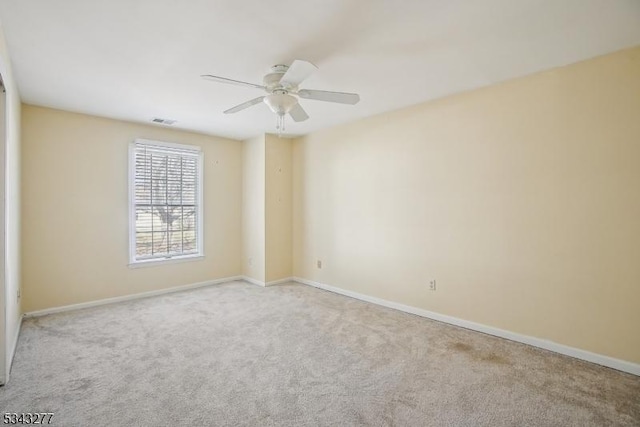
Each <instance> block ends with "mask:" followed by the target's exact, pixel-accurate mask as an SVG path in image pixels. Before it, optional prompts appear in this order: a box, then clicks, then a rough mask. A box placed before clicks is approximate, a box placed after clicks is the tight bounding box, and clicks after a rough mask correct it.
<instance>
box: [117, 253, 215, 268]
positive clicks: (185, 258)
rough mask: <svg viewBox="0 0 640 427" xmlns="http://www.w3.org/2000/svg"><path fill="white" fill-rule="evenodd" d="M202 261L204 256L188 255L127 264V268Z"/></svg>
mask: <svg viewBox="0 0 640 427" xmlns="http://www.w3.org/2000/svg"><path fill="white" fill-rule="evenodd" d="M203 259H204V255H201V254H198V255H189V256H182V257H174V258H155V259H147V260H144V261H134V262H131V263H129V268H145V267H153V266H156V265H164V264H178V263H182V262H190V261H202V260H203Z"/></svg>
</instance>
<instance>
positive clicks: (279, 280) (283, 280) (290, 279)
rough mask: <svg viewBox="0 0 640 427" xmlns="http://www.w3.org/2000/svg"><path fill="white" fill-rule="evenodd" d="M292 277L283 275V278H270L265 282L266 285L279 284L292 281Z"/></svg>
mask: <svg viewBox="0 0 640 427" xmlns="http://www.w3.org/2000/svg"><path fill="white" fill-rule="evenodd" d="M293 281H294V280H293V277H285V278H284V279H278V280H272V281H270V282H267V286H275V285H281V284H283V283H288V282H293Z"/></svg>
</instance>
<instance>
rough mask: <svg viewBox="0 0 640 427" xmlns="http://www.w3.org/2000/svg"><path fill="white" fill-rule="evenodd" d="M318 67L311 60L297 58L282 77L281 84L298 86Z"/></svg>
mask: <svg viewBox="0 0 640 427" xmlns="http://www.w3.org/2000/svg"><path fill="white" fill-rule="evenodd" d="M317 69H318V67H316V66H315V65H313V64H312V63H311V62H307V61H302V60H300V59H296V60H295V61H293V64H291V66H290V67H289V69H288V70H287V72H286V73H284V76H282V78H281V79H280V84H282V85H288V86H298V85H299V84H300V83H302V81H303V80H304V79H306V78H307V77H309V76H310V75H311V74H313V73H314V72H315V71H316V70H317Z"/></svg>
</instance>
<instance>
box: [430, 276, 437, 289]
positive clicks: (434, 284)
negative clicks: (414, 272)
mask: <svg viewBox="0 0 640 427" xmlns="http://www.w3.org/2000/svg"><path fill="white" fill-rule="evenodd" d="M429 290H430V291H435V290H436V279H433V280H429Z"/></svg>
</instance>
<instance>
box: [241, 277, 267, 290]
mask: <svg viewBox="0 0 640 427" xmlns="http://www.w3.org/2000/svg"><path fill="white" fill-rule="evenodd" d="M242 280H244V281H245V282H249V283H251V284H252V285H258V286H262V287H265V286H266V285H267V284H266V283H265V282H263V281H262V280H258V279H254V278H253V277H249V276H242Z"/></svg>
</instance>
